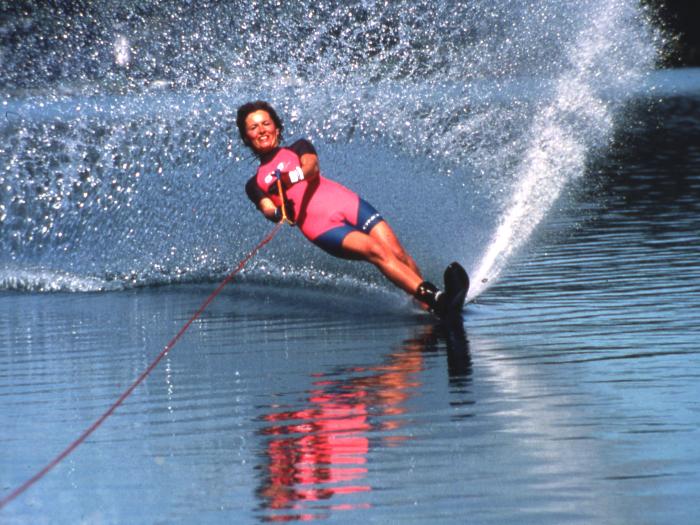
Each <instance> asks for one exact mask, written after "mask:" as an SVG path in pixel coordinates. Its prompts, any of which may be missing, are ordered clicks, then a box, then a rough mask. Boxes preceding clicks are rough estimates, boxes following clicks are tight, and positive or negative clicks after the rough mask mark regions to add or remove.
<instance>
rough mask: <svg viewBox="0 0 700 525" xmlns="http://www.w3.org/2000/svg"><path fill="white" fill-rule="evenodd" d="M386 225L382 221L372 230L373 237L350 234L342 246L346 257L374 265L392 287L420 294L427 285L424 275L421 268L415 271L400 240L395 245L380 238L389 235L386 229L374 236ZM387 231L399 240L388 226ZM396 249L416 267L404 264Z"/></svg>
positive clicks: (411, 261)
mask: <svg viewBox="0 0 700 525" xmlns="http://www.w3.org/2000/svg"><path fill="white" fill-rule="evenodd" d="M382 224H384V225H386V222H384V221H382V222H381V223H379V224H377V225H376V226H375V227H374V228H372V231H371V232H370V235H368V234H366V233H363V232H360V231H352V232H350V233H348V234H347V235H346V236H345V238H344V239H343V243H342V250H343V255H344V256H345V257H347V258H350V259H361V260H364V261H367V262H370V263H372V264H374V265H375V266H376V267H377V268H378V269H379V271H380V272H382V274H384V276H385V277H386V278H387V279H389V280H390V281H391V282H392V283H394V284H395V285H396V286H398V287H399V288H401V289H402V290H404V291H405V292H406V293H408V294H410V295H413V294H415V293H416V290H417V289H418V286H419V285H420V284H421V283H422V282H423V278H422V276H421V275H420V273H419V272H417V271H416V270H417V268H415V263H413V259H411V258H410V257H409V256H408V255H406V254H405V250H403V248H401V245H400V244H399V243H398V240H396V242H395V243H394V244H393V245H392V244H391V241H389V242H385V241H384V240H383V238H382V235H381V234H380V233H384V234H385V235H386V230H384V229H383V228H382V229H383V230H384V231H383V232H378V234H377V235H372V233H374V230H376V229H377V228H378V227H380V225H382ZM386 229H388V231H389V232H390V233H391V237H393V239H396V236H395V235H393V232H391V228H389V227H388V225H386ZM396 246H398V250H400V252H401V253H403V254H404V260H405V261H410V263H412V264H410V263H409V264H407V262H404V260H402V259H401V258H400V257H398V256H397V254H396V252H397V251H398V250H397V248H396ZM414 268H415V269H414Z"/></svg>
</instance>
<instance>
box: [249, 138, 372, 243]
mask: <svg viewBox="0 0 700 525" xmlns="http://www.w3.org/2000/svg"><path fill="white" fill-rule="evenodd" d="M300 167H301V164H300V160H299V156H298V155H297V154H296V153H295V152H294V151H292V150H291V149H288V148H280V149H279V150H277V152H276V153H275V154H274V155H273V157H272V158H271V159H270V160H268V161H267V162H265V163H264V164H261V165H260V167H259V168H258V171H257V173H256V175H255V182H256V185H257V186H258V188H259V189H260V190H261V191H262V193H263V194H264V196H265V197H268V198H270V199H272V201H273V202H274V203H275V206H280V205H281V204H282V200H281V199H280V197H279V196H278V195H277V182H276V179H275V170H277V169H279V170H280V171H283V172H284V171H293V170H294V169H296V168H300ZM285 194H286V199H287V205H288V206H289V205H290V204H291V205H292V207H293V209H294V217H295V220H296V225H297V226H298V227H299V229H300V230H301V232H302V233H303V234H304V236H305V237H306V238H307V239H309V240H311V241H313V240H314V239H316V237H318V236H319V235H321V234H322V233H325V232H327V231H328V230H330V229H332V228H336V227H338V226H342V225H344V224H347V222H350V223H353V224H354V223H355V222H356V220H357V213H358V209H359V205H360V198H359V196H358V195H357V194H356V193H355V192H353V191H351V190H349V189H348V188H346V187H345V186H343V185H342V184H338V183H337V182H335V181H332V180H330V179H327V178H326V177H323V176H321V175H319V176H318V178H314V179H312V180H310V181H307V180H301V181H299V182H297V183H296V184H293V185H292V186H290V187H289V188H287V189H286V190H285ZM346 221H347V222H346Z"/></svg>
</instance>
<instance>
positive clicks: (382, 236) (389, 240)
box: [369, 221, 422, 277]
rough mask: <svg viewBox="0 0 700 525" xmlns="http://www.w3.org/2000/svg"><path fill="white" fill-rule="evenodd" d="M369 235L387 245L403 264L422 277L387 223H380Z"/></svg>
mask: <svg viewBox="0 0 700 525" xmlns="http://www.w3.org/2000/svg"><path fill="white" fill-rule="evenodd" d="M369 235H370V236H371V237H373V238H375V239H378V240H380V241H381V242H383V243H384V244H385V245H387V246H388V247H389V248H390V249H391V251H392V252H393V253H394V255H395V256H396V257H397V258H398V259H399V260H400V261H401V262H402V263H404V264H405V265H406V266H408V267H409V268H411V269H412V270H413V271H414V272H415V273H416V274H418V276H420V277H422V273H421V271H420V269H419V268H418V265H417V264H416V262H415V261H414V260H413V258H412V257H411V256H410V255H409V254H408V252H407V251H406V250H405V249H404V247H403V246H402V245H401V243H400V242H399V239H398V237H396V234H395V233H394V230H392V229H391V226H389V224H388V223H387V222H386V221H381V222H378V223H377V224H376V225H375V226H374V228H372V229H371V230H370V232H369Z"/></svg>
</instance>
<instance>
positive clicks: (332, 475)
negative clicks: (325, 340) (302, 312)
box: [258, 329, 434, 521]
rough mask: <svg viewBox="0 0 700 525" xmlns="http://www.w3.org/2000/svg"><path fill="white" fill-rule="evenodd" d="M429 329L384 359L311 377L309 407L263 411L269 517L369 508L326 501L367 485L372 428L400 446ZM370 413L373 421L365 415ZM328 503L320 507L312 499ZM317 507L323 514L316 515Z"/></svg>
mask: <svg viewBox="0 0 700 525" xmlns="http://www.w3.org/2000/svg"><path fill="white" fill-rule="evenodd" d="M433 341H434V339H433V337H432V330H430V329H428V330H426V331H425V332H424V333H423V334H421V336H419V337H417V338H414V339H410V340H409V341H406V342H405V343H404V345H403V346H402V347H401V348H400V349H399V350H398V351H397V352H395V353H392V354H390V355H389V356H388V357H387V360H386V363H384V364H382V365H378V366H376V367H370V368H356V369H353V370H346V371H343V373H342V374H341V375H342V376H343V377H344V379H340V380H330V379H328V377H325V376H324V375H323V374H314V377H316V378H317V380H316V381H315V382H314V390H313V391H311V393H310V394H309V397H308V400H307V406H305V407H303V408H301V409H299V410H293V411H286V412H277V413H271V414H268V415H266V416H264V418H263V419H264V421H266V422H268V423H269V426H267V427H266V428H265V429H263V431H262V434H263V435H265V436H271V439H270V440H269V442H268V444H267V450H266V458H267V463H266V465H265V467H264V468H265V475H264V476H263V480H262V485H261V487H260V488H259V490H258V495H259V496H260V497H261V500H262V503H263V506H264V507H265V508H266V509H268V510H271V511H284V510H286V511H289V512H287V513H280V514H272V515H270V516H269V517H268V518H267V519H268V520H270V521H293V520H300V521H310V520H313V519H318V518H322V517H326V516H327V515H328V513H329V512H331V511H340V510H356V509H358V508H369V506H370V505H369V503H367V502H365V501H360V502H357V498H356V497H355V498H353V502H352V503H349V502H346V501H342V500H341V501H333V502H331V501H329V500H331V499H332V498H341V497H343V496H348V495H357V494H361V493H368V492H369V491H371V490H372V487H371V486H370V484H369V482H368V478H367V473H368V466H367V453H368V452H369V448H370V441H369V438H368V436H369V433H370V432H371V431H374V432H376V431H390V432H391V433H392V435H391V436H386V437H384V438H383V443H384V445H385V446H387V445H388V446H396V445H400V443H402V442H403V441H405V440H406V439H408V437H407V436H402V435H399V434H396V431H397V430H399V429H400V428H401V426H402V425H403V419H402V418H400V417H398V416H401V415H402V414H404V413H405V412H406V407H405V402H406V400H407V399H409V398H410V397H411V396H412V395H413V394H414V392H415V391H416V389H418V388H419V387H420V386H421V383H420V381H419V380H418V377H417V373H418V372H420V371H421V370H422V368H423V352H424V350H425V347H426V344H428V343H429V342H433ZM370 413H371V414H372V422H371V423H370V421H369V417H368V416H369V414H370ZM319 501H327V503H326V504H325V505H323V506H319V505H315V506H314V505H309V503H310V502H319ZM319 509H321V512H323V515H321V514H319V512H318V511H319Z"/></svg>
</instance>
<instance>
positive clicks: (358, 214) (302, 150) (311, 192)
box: [236, 100, 461, 316]
mask: <svg viewBox="0 0 700 525" xmlns="http://www.w3.org/2000/svg"><path fill="white" fill-rule="evenodd" d="M236 125H237V126H238V132H239V133H240V136H241V139H242V140H243V143H244V144H245V145H246V146H247V147H249V148H250V149H251V150H253V153H255V155H256V157H258V159H259V161H260V166H259V167H258V170H257V173H256V174H255V175H254V176H253V177H251V178H250V179H249V180H248V182H247V183H246V186H245V189H246V193H247V195H248V197H249V198H250V200H251V201H252V202H253V203H254V204H255V205H256V206H257V208H258V209H259V210H260V211H261V212H262V214H263V215H264V216H265V217H266V218H267V219H269V220H271V221H274V222H279V221H281V220H283V218H285V217H287V218H288V219H290V220H291V221H294V224H295V225H296V226H298V227H299V229H300V230H301V232H302V233H303V234H304V236H305V237H306V238H307V239H309V240H310V241H311V242H312V243H314V244H315V245H316V246H318V247H319V248H321V249H323V250H325V251H326V252H328V253H330V254H331V255H334V256H335V257H340V258H342V259H354V260H362V261H367V262H370V263H372V264H374V265H375V266H376V267H377V268H378V269H379V271H380V272H382V274H384V276H385V277H386V278H387V279H389V280H390V281H391V282H392V283H394V284H395V285H396V286H398V287H399V288H401V289H402V290H404V291H405V292H407V293H408V294H410V295H412V296H413V297H415V298H416V299H417V300H418V301H420V302H421V303H422V304H423V305H425V307H426V308H427V309H429V310H430V311H432V312H434V313H435V314H437V315H439V316H442V315H444V314H445V313H446V309H447V307H448V306H447V304H446V297H445V294H444V293H442V292H441V291H440V290H438V288H437V287H436V286H435V285H434V284H432V283H430V282H428V281H425V280H423V277H422V275H421V272H420V270H419V269H418V266H417V265H416V263H415V262H414V261H413V259H412V258H411V256H410V255H408V253H406V250H405V249H404V248H403V246H401V243H400V242H399V240H398V238H397V237H396V235H395V234H394V232H393V230H392V229H391V227H389V225H388V224H387V222H386V221H385V220H384V219H383V218H382V216H381V215H380V214H379V212H377V210H375V209H374V208H373V207H372V206H371V205H370V204H369V203H368V202H366V201H364V200H363V199H361V198H360V197H359V196H358V195H357V194H356V193H354V192H352V191H350V190H349V189H348V188H346V187H344V186H342V185H341V184H338V183H337V182H335V181H332V180H330V179H328V178H326V177H325V176H323V175H321V172H320V169H319V163H318V156H317V154H316V150H315V149H314V147H313V145H312V144H311V142H309V141H308V140H306V139H300V140H297V141H296V142H294V143H293V144H291V145H290V146H287V147H282V146H281V143H282V131H283V130H284V125H283V124H282V120H281V119H280V117H279V116H278V114H277V112H276V111H275V110H274V108H273V107H272V106H271V105H270V104H268V103H267V102H264V101H261V100H258V101H255V102H248V103H246V104H243V105H242V106H241V107H240V108H238V114H237V116H236ZM278 178H279V180H280V181H281V184H279V183H278ZM280 186H281V187H282V195H279V193H280V191H279V187H280ZM460 306H461V304H460Z"/></svg>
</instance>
